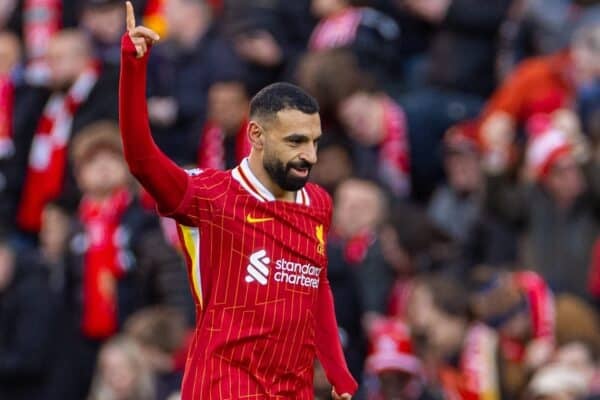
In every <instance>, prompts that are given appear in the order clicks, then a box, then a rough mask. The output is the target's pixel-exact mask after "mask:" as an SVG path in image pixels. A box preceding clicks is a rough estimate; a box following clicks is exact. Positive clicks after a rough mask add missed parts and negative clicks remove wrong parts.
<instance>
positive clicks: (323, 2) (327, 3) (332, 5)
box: [311, 0, 348, 18]
mask: <svg viewBox="0 0 600 400" xmlns="http://www.w3.org/2000/svg"><path fill="white" fill-rule="evenodd" d="M347 6H348V4H347V2H346V1H344V0H312V3H311V11H312V13H313V15H314V16H316V17H317V18H326V17H328V16H330V15H332V14H335V13H336V12H338V11H340V10H343V9H344V8H346V7H347Z"/></svg>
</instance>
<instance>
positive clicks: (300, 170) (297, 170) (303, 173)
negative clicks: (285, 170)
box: [292, 167, 310, 178]
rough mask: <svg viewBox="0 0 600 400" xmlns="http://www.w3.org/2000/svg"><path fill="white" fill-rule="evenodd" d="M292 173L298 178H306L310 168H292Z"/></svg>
mask: <svg viewBox="0 0 600 400" xmlns="http://www.w3.org/2000/svg"><path fill="white" fill-rule="evenodd" d="M292 171H294V173H295V174H296V175H298V176H301V177H303V178H304V177H306V176H308V173H309V172H310V169H309V168H296V167H292Z"/></svg>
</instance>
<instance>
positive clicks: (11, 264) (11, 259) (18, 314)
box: [0, 239, 55, 400]
mask: <svg viewBox="0 0 600 400" xmlns="http://www.w3.org/2000/svg"><path fill="white" fill-rule="evenodd" d="M54 303H55V302H54V299H53V297H52V295H51V292H50V289H49V287H48V283H47V278H46V275H45V271H43V269H42V268H41V267H40V266H39V265H38V264H37V263H35V262H34V260H32V259H30V258H29V257H28V256H27V255H26V254H24V253H21V254H17V252H16V250H15V249H14V248H13V247H11V245H9V243H8V242H6V240H5V239H1V241H0V398H2V399H11V400H13V399H14V400H21V399H22V400H38V399H39V400H45V399H47V397H46V396H45V393H44V389H45V385H46V381H47V378H48V377H49V375H50V373H51V371H52V366H51V364H50V361H51V358H50V356H51V353H50V349H51V346H52V343H51V341H52V339H53V336H52V335H53V333H54V325H53V320H54V319H53V315H54V311H55V310H54Z"/></svg>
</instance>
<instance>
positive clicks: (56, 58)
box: [47, 31, 91, 90]
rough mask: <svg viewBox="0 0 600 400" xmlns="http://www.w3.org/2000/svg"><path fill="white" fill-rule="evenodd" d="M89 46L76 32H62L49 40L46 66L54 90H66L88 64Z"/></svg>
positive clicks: (81, 35) (82, 36)
mask: <svg viewBox="0 0 600 400" xmlns="http://www.w3.org/2000/svg"><path fill="white" fill-rule="evenodd" d="M90 54H91V53H90V46H89V43H88V41H87V39H86V38H85V36H84V35H83V34H82V33H81V32H78V31H63V32H61V33H58V34H57V35H56V36H54V37H53V38H52V39H51V40H50V44H49V45H48V54H47V59H48V66H49V68H50V79H51V85H52V87H53V88H54V89H58V90H66V89H68V88H69V86H71V84H72V83H73V82H75V80H76V79H77V77H78V76H79V74H81V73H82V72H83V70H84V69H85V68H86V67H87V66H88V64H89V62H90Z"/></svg>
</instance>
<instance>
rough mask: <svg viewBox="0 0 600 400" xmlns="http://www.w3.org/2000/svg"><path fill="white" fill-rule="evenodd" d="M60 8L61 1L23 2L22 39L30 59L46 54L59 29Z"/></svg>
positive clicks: (60, 20) (26, 0) (27, 0)
mask: <svg viewBox="0 0 600 400" xmlns="http://www.w3.org/2000/svg"><path fill="white" fill-rule="evenodd" d="M62 6H63V4H62V0H25V4H24V15H23V22H24V36H25V38H24V39H25V47H26V49H27V54H28V55H29V57H30V58H31V59H33V60H37V59H39V58H41V57H42V56H44V55H45V54H46V49H48V43H49V42H50V39H51V38H52V36H53V35H54V34H55V33H56V32H58V31H59V30H60V28H61V25H62Z"/></svg>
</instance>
